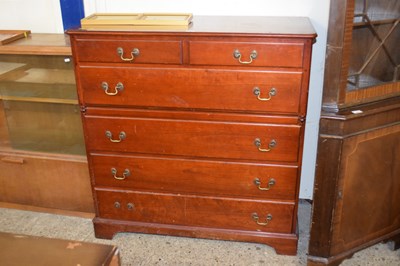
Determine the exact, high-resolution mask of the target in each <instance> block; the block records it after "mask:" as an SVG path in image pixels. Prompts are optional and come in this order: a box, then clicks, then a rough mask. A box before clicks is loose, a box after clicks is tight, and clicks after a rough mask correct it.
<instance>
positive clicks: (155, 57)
mask: <svg viewBox="0 0 400 266" xmlns="http://www.w3.org/2000/svg"><path fill="white" fill-rule="evenodd" d="M181 46H182V45H181V42H180V41H153V40H85V39H79V40H77V41H76V43H75V50H74V52H75V56H76V59H77V61H78V62H112V63H129V64H140V63H150V64H181V63H182V48H181Z"/></svg>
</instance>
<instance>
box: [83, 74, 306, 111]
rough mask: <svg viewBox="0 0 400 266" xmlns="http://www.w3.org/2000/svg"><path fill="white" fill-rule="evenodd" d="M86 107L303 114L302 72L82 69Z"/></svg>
mask: <svg viewBox="0 0 400 266" xmlns="http://www.w3.org/2000/svg"><path fill="white" fill-rule="evenodd" d="M78 69H79V70H78V71H79V76H80V83H81V85H80V91H81V94H82V95H83V100H84V102H85V103H86V104H89V105H90V104H92V105H109V104H111V105H120V106H122V105H123V106H157V107H173V108H176V107H178V108H198V109H214V110H240V111H257V112H279V113H298V112H299V104H300V100H299V99H300V93H301V80H302V73H301V72H272V71H270V72H267V71H249V70H221V69H193V68H192V69H191V68H187V69H182V68H139V67H129V68H128V67H114V68H108V67H85V66H80V67H79V68H78Z"/></svg>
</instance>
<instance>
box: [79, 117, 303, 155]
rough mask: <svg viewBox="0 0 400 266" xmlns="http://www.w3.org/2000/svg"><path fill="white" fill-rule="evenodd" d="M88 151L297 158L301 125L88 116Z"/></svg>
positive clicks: (86, 123) (86, 125)
mask: <svg viewBox="0 0 400 266" xmlns="http://www.w3.org/2000/svg"><path fill="white" fill-rule="evenodd" d="M84 122H85V128H86V140H87V149H88V150H89V151H113V152H135V153H147V154H159V155H180V156H196V157H208V158H227V159H250V160H270V161H283V162H297V160H298V152H299V139H300V128H301V126H300V125H285V124H282V125H280V124H258V123H233V122H216V121H197V120H178V119H159V118H154V119H152V118H139V117H138V118H135V117H129V118H128V117H97V116H86V117H85V119H84Z"/></svg>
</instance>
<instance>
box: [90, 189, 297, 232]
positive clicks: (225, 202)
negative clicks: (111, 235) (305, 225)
mask: <svg viewBox="0 0 400 266" xmlns="http://www.w3.org/2000/svg"><path fill="white" fill-rule="evenodd" d="M95 191H96V197H97V208H98V216H99V217H100V218H106V219H115V220H128V221H137V222H147V223H162V224H171V225H186V226H199V227H213V228H224V229H236V230H251V231H254V230H257V231H261V232H275V233H290V232H291V230H292V223H293V215H294V213H293V212H294V207H295V204H294V202H286V203H283V202H282V203H275V202H266V201H261V200H260V201H257V200H243V199H235V198H215V197H202V196H188V195H186V196H185V195H173V194H158V193H146V192H133V191H123V190H105V189H104V190H103V189H98V188H97V189H96V190H95Z"/></svg>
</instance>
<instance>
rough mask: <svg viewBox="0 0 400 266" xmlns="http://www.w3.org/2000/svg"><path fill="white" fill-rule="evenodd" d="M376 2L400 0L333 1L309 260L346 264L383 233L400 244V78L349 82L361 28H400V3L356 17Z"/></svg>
mask: <svg viewBox="0 0 400 266" xmlns="http://www.w3.org/2000/svg"><path fill="white" fill-rule="evenodd" d="M368 3H375V4H377V3H379V4H382V5H385V3H392V4H396V1H363V0H341V1H332V2H331V6H330V14H329V16H330V17H329V28H328V43H327V49H326V53H327V54H326V63H325V76H324V90H323V99H322V102H323V103H322V113H321V119H320V129H319V134H320V135H319V141H318V150H317V164H316V176H315V184H314V196H313V206H312V221H311V229H310V243H309V255H308V265H339V264H340V263H341V262H342V261H343V260H345V259H346V258H349V257H351V256H352V255H353V254H354V253H355V252H357V251H359V250H361V249H363V248H366V247H369V246H371V245H373V244H376V243H379V242H381V241H392V240H393V243H394V244H393V245H392V247H393V248H398V247H399V246H400V242H399V235H400V224H399V221H400V217H399V216H400V205H399V202H400V194H399V193H398V192H397V191H399V190H400V180H399V177H400V163H399V160H398V158H399V155H400V146H399V145H400V133H399V125H400V116H399V114H400V109H399V107H400V89H399V84H400V83H399V80H398V78H397V79H396V78H394V80H393V81H392V82H384V83H379V82H378V84H375V85H371V86H369V87H366V88H361V89H358V90H348V76H349V69H350V65H351V60H353V59H352V56H353V54H352V48H354V47H352V45H353V44H352V42H354V41H358V39H357V37H359V35H356V34H354V33H353V31H357V30H359V29H360V27H365V26H368V25H370V24H371V23H376V24H379V25H386V24H388V25H389V24H391V23H392V24H393V25H394V26H395V27H397V28H396V30H397V31H398V29H399V28H398V27H399V25H398V22H399V17H400V15H399V14H400V10H399V9H392V10H390V12H391V13H394V14H397V16H396V15H395V16H394V18H391V19H387V20H386V19H384V20H381V21H375V22H371V21H368V22H363V21H360V20H356V21H355V19H354V17H355V10H358V9H360V7H363V6H364V7H365V5H366V4H368ZM398 4H399V3H398V2H397V8H399V5H398ZM370 7H372V10H370V11H369V12H373V11H374V9H373V7H374V6H373V5H372V6H370ZM396 12H397V13H396ZM361 13H362V12H361ZM356 16H361V15H360V14H358V11H357V14H356ZM396 23H397V24H396ZM398 32H399V31H398ZM357 34H358V33H357ZM396 34H398V33H396ZM395 38H397V39H395V40H397V43H398V41H399V40H398V39H399V38H400V36H399V35H395ZM381 44H382V43H381ZM382 46H383V45H382ZM358 49H360V50H362V49H363V47H359V48H358ZM397 51H398V49H397ZM397 57H398V55H397ZM366 63H368V62H366ZM388 213H391V214H393V215H389V216H387V214H388Z"/></svg>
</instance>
